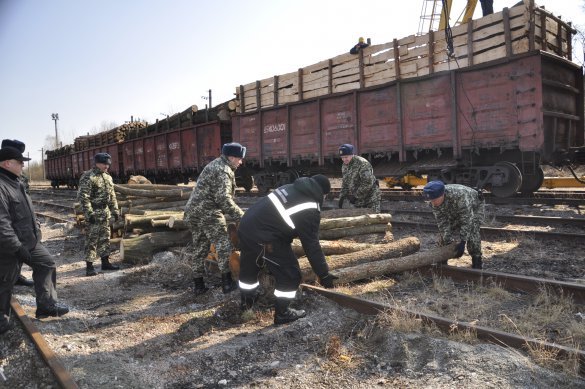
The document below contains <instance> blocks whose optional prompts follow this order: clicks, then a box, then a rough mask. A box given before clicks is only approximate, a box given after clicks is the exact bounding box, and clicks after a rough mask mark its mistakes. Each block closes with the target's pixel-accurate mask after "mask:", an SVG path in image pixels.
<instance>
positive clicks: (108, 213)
mask: <svg viewBox="0 0 585 389" xmlns="http://www.w3.org/2000/svg"><path fill="white" fill-rule="evenodd" d="M94 162H95V166H94V167H93V168H92V169H91V170H88V171H86V172H85V173H83V174H82V175H81V178H80V179H79V189H78V191H77V201H79V204H80V205H81V209H82V210H83V214H84V216H85V221H86V222H87V228H88V231H87V236H86V237H85V264H86V268H85V275H86V276H88V277H91V276H95V275H97V274H98V273H97V271H96V270H95V268H94V267H93V262H94V261H95V260H96V258H97V257H100V258H101V261H102V270H119V269H120V267H119V266H116V265H112V264H111V263H110V218H112V217H113V218H114V220H115V221H118V219H119V218H120V211H119V210H118V202H117V200H116V193H115V192H114V182H113V181H112V177H111V176H110V175H109V174H108V168H109V167H110V165H111V164H112V157H111V156H110V154H108V153H97V154H96V155H95V156H94Z"/></svg>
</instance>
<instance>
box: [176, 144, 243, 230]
mask: <svg viewBox="0 0 585 389" xmlns="http://www.w3.org/2000/svg"><path fill="white" fill-rule="evenodd" d="M235 170H236V169H235V168H234V167H232V166H231V165H230V163H229V160H228V159H227V157H225V156H223V155H222V156H220V157H218V158H216V159H214V160H213V161H211V162H210V163H209V164H208V165H207V166H205V168H204V169H203V171H202V172H201V174H200V175H199V178H198V179H197V183H196V184H195V188H194V189H193V192H192V193H191V196H190V197H189V201H187V205H186V207H185V219H186V220H189V219H190V218H191V217H193V216H196V215H198V214H200V213H208V212H209V211H216V212H221V213H223V214H224V215H226V214H227V215H230V216H231V217H232V218H234V219H236V220H239V219H240V218H241V217H242V215H243V214H244V211H242V209H241V208H240V207H239V206H238V205H237V204H236V203H235V201H234V195H235V193H236V175H235V173H234V172H235Z"/></svg>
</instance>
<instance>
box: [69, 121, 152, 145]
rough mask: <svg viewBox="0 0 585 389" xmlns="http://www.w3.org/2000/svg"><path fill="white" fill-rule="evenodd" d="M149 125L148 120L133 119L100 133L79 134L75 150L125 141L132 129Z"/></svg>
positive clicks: (75, 141) (74, 142) (75, 142)
mask: <svg viewBox="0 0 585 389" xmlns="http://www.w3.org/2000/svg"><path fill="white" fill-rule="evenodd" d="M147 125H148V123H147V122H143V121H134V120H132V121H130V122H128V123H124V124H122V125H121V126H118V127H116V128H113V129H111V130H109V131H104V132H100V133H99V134H95V135H89V134H88V135H83V136H78V137H77V138H75V140H74V141H73V144H74V146H75V151H82V150H87V149H90V148H93V147H99V146H106V145H111V144H115V143H120V142H123V141H124V140H125V139H126V138H127V137H128V134H129V133H130V132H131V131H136V130H139V129H142V128H145V127H146V126H147Z"/></svg>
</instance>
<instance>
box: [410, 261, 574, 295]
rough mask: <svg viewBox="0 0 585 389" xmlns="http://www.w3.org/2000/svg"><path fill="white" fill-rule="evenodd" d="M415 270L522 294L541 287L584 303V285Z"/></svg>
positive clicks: (440, 268) (502, 275)
mask: <svg viewBox="0 0 585 389" xmlns="http://www.w3.org/2000/svg"><path fill="white" fill-rule="evenodd" d="M417 270H418V271H419V272H420V273H421V274H423V275H426V276H432V275H433V274H438V275H440V276H444V277H449V278H451V279H452V280H454V281H472V282H475V283H478V284H481V285H488V284H491V283H494V282H495V283H496V284H498V285H499V286H501V287H502V288H504V289H507V290H511V291H518V292H524V293H538V292H539V291H540V289H541V288H542V287H545V288H551V289H553V290H555V291H556V292H557V293H559V294H563V295H565V296H568V297H570V298H572V299H573V301H574V302H575V303H578V304H583V303H585V284H584V285H581V284H578V283H575V282H566V281H557V280H549V279H545V278H538V277H530V276H523V275H518V274H510V273H502V272H497V271H488V270H478V269H469V268H463V267H454V266H445V265H440V266H425V267H421V268H419V269H417Z"/></svg>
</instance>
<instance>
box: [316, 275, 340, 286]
mask: <svg viewBox="0 0 585 389" xmlns="http://www.w3.org/2000/svg"><path fill="white" fill-rule="evenodd" d="M338 278H339V277H335V276H334V275H333V274H331V273H327V274H326V275H324V276H323V277H319V283H320V284H321V285H323V287H324V288H325V289H331V288H333V281H334V280H336V279H338Z"/></svg>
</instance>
